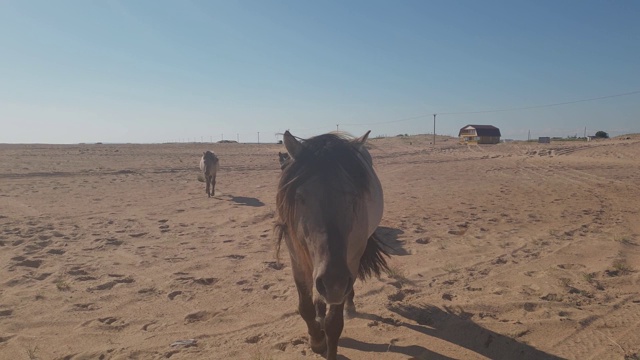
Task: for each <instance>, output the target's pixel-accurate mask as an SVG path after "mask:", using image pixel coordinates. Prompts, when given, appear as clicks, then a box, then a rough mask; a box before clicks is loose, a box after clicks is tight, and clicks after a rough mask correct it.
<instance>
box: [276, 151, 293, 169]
mask: <svg viewBox="0 0 640 360" xmlns="http://www.w3.org/2000/svg"><path fill="white" fill-rule="evenodd" d="M278 161H280V169H281V170H284V168H285V167H286V166H287V165H289V163H290V162H291V156H289V153H281V152H279V151H278Z"/></svg>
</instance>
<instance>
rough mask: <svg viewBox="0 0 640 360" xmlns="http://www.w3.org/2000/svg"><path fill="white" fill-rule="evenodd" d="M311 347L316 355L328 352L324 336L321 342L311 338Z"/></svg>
mask: <svg viewBox="0 0 640 360" xmlns="http://www.w3.org/2000/svg"><path fill="white" fill-rule="evenodd" d="M309 345H311V350H313V352H314V353H316V354H321V355H322V354H324V353H325V352H326V351H327V340H326V337H325V336H322V338H320V339H319V340H314V339H313V338H309Z"/></svg>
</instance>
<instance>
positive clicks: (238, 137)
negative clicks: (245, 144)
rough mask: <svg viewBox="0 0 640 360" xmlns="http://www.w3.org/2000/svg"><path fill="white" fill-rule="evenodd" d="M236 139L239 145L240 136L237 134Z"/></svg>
mask: <svg viewBox="0 0 640 360" xmlns="http://www.w3.org/2000/svg"><path fill="white" fill-rule="evenodd" d="M236 138H237V139H238V143H240V134H236Z"/></svg>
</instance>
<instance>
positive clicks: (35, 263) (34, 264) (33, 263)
mask: <svg viewBox="0 0 640 360" xmlns="http://www.w3.org/2000/svg"><path fill="white" fill-rule="evenodd" d="M11 260H13V261H18V262H17V263H15V264H13V266H24V267H30V268H34V269H37V268H39V267H40V265H42V263H43V262H44V261H42V260H39V259H38V260H29V259H26V258H24V257H23V256H16V257H14V258H11Z"/></svg>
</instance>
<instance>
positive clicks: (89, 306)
mask: <svg viewBox="0 0 640 360" xmlns="http://www.w3.org/2000/svg"><path fill="white" fill-rule="evenodd" d="M97 309H99V307H98V306H96V304H94V303H86V304H73V306H72V307H71V310H72V311H93V310H97Z"/></svg>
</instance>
